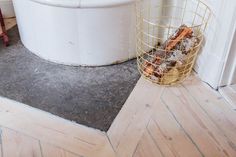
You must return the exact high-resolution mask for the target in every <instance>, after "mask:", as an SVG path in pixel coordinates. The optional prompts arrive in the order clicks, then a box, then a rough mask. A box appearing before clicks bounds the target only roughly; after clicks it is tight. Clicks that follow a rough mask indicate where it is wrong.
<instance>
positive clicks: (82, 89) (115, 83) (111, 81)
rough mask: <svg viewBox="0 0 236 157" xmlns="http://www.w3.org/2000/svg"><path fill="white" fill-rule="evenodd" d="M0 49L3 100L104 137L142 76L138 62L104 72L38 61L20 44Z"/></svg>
mask: <svg viewBox="0 0 236 157" xmlns="http://www.w3.org/2000/svg"><path fill="white" fill-rule="evenodd" d="M9 35H10V39H11V44H10V46H9V47H7V48H4V47H3V45H2V43H0V95H1V96H3V97H7V98H10V99H13V100H16V101H19V102H22V103H25V104H28V105H30V106H33V107H36V108H38V109H42V110H44V111H48V112H50V113H52V114H55V115H58V116H60V117H63V118H66V119H69V120H72V121H75V122H77V123H79V124H84V125H87V126H90V127H93V128H97V129H100V130H103V131H106V130H108V128H109V126H110V125H111V123H112V121H113V120H114V118H115V117H116V115H117V114H118V112H119V111H120V109H121V107H122V106H123V104H124V102H125V101H126V99H127V98H128V96H129V94H130V93H131V91H132V89H133V88H134V86H135V84H136V82H137V80H138V79H139V77H140V75H139V73H138V70H137V67H136V61H135V60H132V61H128V62H125V63H122V64H119V65H112V66H105V67H95V68H91V67H72V66H64V65H59V64H55V63H51V62H48V61H46V60H43V59H41V58H39V57H38V56H35V55H34V54H32V53H31V52H30V51H28V50H27V49H26V48H25V47H24V46H23V45H22V43H21V41H20V39H19V35H18V30H17V27H15V28H13V29H12V30H10V31H9Z"/></svg>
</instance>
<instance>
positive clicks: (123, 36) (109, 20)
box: [13, 0, 135, 66]
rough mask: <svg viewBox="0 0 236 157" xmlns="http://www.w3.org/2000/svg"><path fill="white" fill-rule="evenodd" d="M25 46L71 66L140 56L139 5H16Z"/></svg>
mask: <svg viewBox="0 0 236 157" xmlns="http://www.w3.org/2000/svg"><path fill="white" fill-rule="evenodd" d="M13 4H14V8H15V13H16V17H17V22H18V27H19V31H20V36H21V40H22V42H23V44H24V45H25V47H26V48H28V49H29V50H30V51H31V52H33V53H35V54H36V55H38V56H40V57H42V58H44V59H47V60H50V61H53V62H56V63H61V64H66V65H86V66H101V65H109V64H114V63H118V62H123V61H126V60H128V59H131V58H134V57H135V7H134V0H13Z"/></svg>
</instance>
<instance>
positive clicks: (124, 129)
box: [108, 78, 163, 157]
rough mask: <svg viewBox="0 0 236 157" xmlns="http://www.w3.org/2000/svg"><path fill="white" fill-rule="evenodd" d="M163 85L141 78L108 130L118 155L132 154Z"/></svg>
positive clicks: (127, 155) (128, 155)
mask: <svg viewBox="0 0 236 157" xmlns="http://www.w3.org/2000/svg"><path fill="white" fill-rule="evenodd" d="M162 91H163V87H159V86H156V85H154V84H152V83H150V82H148V81H147V80H144V79H143V78H141V79H140V80H139V81H138V83H137V86H136V87H135V89H134V90H133V92H132V93H131V95H130V97H129V98H128V100H127V101H126V103H125V104H124V106H123V108H122V110H121V111H120V113H119V114H118V116H117V117H116V119H115V121H114V122H113V124H112V126H111V128H110V129H109V131H108V137H109V139H110V141H111V144H112V145H113V148H114V149H115V151H116V153H117V155H118V156H122V157H130V156H132V154H133V152H134V150H135V148H136V146H137V144H138V141H139V140H140V138H141V137H142V134H143V133H144V130H145V127H146V125H147V123H148V121H149V119H150V116H151V114H152V108H153V104H155V103H154V102H155V101H157V100H158V99H159V97H160V95H161V93H162Z"/></svg>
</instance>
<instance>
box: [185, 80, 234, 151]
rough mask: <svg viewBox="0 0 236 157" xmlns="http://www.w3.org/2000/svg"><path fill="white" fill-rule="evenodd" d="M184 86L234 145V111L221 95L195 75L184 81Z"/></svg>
mask: <svg viewBox="0 0 236 157" xmlns="http://www.w3.org/2000/svg"><path fill="white" fill-rule="evenodd" d="M184 87H185V88H186V89H187V92H184V94H185V93H188V94H190V95H191V96H192V97H193V98H194V100H195V101H196V102H197V103H198V105H200V106H201V108H202V109H203V110H204V111H205V113H206V114H207V115H208V116H209V117H210V119H211V120H212V121H213V122H214V123H215V124H216V125H217V127H218V129H220V130H221V131H222V132H224V134H225V136H227V137H228V139H231V141H232V145H235V147H236V134H235V132H236V111H234V110H232V109H231V107H229V105H228V104H227V103H226V101H225V100H224V99H223V98H222V97H221V95H220V94H219V93H218V92H216V91H214V90H213V89H211V88H210V87H209V86H206V85H205V84H204V83H202V82H201V81H200V80H199V79H198V78H197V77H192V78H191V80H190V79H189V80H188V81H186V82H184Z"/></svg>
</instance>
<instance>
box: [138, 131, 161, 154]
mask: <svg viewBox="0 0 236 157" xmlns="http://www.w3.org/2000/svg"><path fill="white" fill-rule="evenodd" d="M133 157H163V156H162V154H161V152H160V150H159V148H158V147H157V146H156V144H155V142H154V141H153V139H152V138H151V137H150V135H149V133H148V132H147V131H145V132H144V135H143V136H142V138H141V140H140V142H139V144H138V146H137V149H136V151H135V153H134V155H133Z"/></svg>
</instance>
